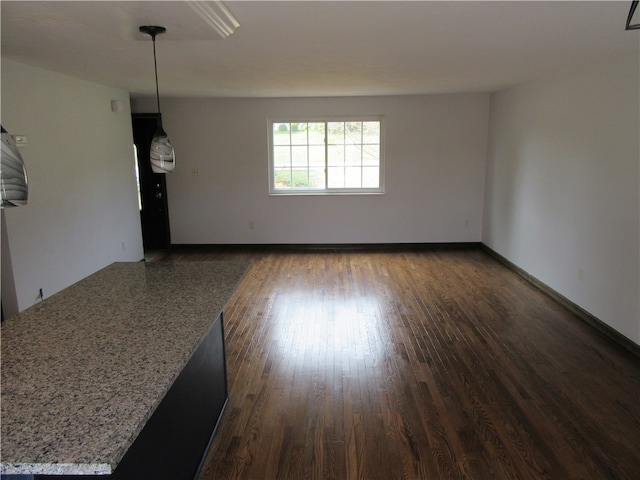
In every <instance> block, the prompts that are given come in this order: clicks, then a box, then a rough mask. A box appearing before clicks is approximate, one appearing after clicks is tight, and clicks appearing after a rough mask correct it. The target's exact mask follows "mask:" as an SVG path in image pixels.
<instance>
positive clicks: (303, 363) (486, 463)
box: [155, 249, 640, 480]
mask: <svg viewBox="0 0 640 480" xmlns="http://www.w3.org/2000/svg"><path fill="white" fill-rule="evenodd" d="M234 258H238V259H250V260H252V261H253V266H252V268H251V270H250V271H249V273H248V274H247V276H246V277H245V278H244V280H243V282H242V283H241V285H240V287H239V289H238V290H237V292H236V294H235V295H234V296H233V298H232V299H231V300H230V302H229V304H228V306H227V308H226V310H225V327H226V340H227V344H226V347H227V362H228V376H229V387H230V398H229V403H228V406H227V410H226V413H225V415H224V417H223V420H222V422H221V424H220V426H219V429H218V432H217V434H216V437H215V439H214V441H213V444H212V447H211V450H210V452H209V455H208V457H207V460H206V462H205V465H204V467H203V470H202V473H201V476H200V479H201V480H214V479H216V480H217V479H263V478H265V479H356V478H357V479H384V480H388V479H401V478H402V479H414V478H415V479H421V478H422V479H441V478H443V479H444V478H454V479H458V478H466V479H473V480H476V479H477V480H483V479H489V478H499V479H502V478H522V479H539V478H549V479H574V478H584V479H609V478H611V479H637V478H640V477H639V475H640V359H639V358H638V357H636V356H634V355H632V354H631V353H629V352H627V351H625V350H623V349H621V348H619V347H618V346H616V345H615V344H613V343H611V341H610V340H608V339H607V338H605V337H604V336H602V335H601V334H599V333H598V332H597V331H596V330H594V329H593V328H592V327H590V326H588V325H586V324H585V323H584V322H582V321H581V320H579V319H578V318H576V317H575V316H574V315H573V314H571V313H570V312H569V311H567V310H566V309H565V308H563V307H562V306H560V305H559V304H557V303H556V302H555V301H553V300H551V299H550V298H549V297H548V296H546V295H545V294H544V293H542V292H541V291H540V290H538V289H536V288H535V287H533V286H532V285H530V284H529V283H528V282H526V281H525V280H523V279H522V278H521V277H519V276H518V275H516V274H514V273H513V272H511V271H509V270H508V269H507V268H506V267H504V266H503V265H502V264H500V263H498V262H497V261H496V260H495V259H493V258H492V257H490V256H489V255H488V254H486V253H485V252H483V251H482V250H480V249H433V250H429V249H415V250H412V249H406V250H402V251H399V250H389V251H384V250H379V251H324V252H322V251H320V252H304V251H295V250H292V251H285V250H242V249H240V250H232V249H230V250H212V251H207V250H206V249H199V250H196V251H186V252H181V251H179V250H177V251H173V252H172V253H170V254H169V255H166V256H162V255H161V256H158V257H156V258H155V259H156V260H158V261H190V260H216V259H224V260H228V259H234Z"/></svg>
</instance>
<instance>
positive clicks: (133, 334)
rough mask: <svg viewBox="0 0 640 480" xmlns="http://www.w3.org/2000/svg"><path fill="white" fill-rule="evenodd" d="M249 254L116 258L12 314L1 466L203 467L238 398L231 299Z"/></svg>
mask: <svg viewBox="0 0 640 480" xmlns="http://www.w3.org/2000/svg"><path fill="white" fill-rule="evenodd" d="M248 266H249V265H248V263H245V262H178V263H168V262H167V263H164V262H157V263H144V262H139V263H114V264H112V265H110V266H108V267H106V268H104V269H102V270H100V271H99V272H96V273H95V274H93V275H91V276H89V277H87V278H85V279H83V280H81V281H80V282H78V283H76V284H74V285H72V286H70V287H68V288H67V289H65V290H63V291H61V292H59V293H57V294H55V295H53V296H52V297H50V298H47V299H46V300H44V301H43V302H40V303H38V304H36V305H35V306H33V307H31V308H29V309H27V310H25V311H24V312H22V313H20V314H18V315H16V316H14V317H12V318H10V319H8V320H6V321H5V322H3V324H2V380H1V381H2V385H1V387H2V390H1V394H2V396H1V422H2V424H1V437H0V438H1V440H0V442H1V457H0V473H2V474H19V475H25V477H24V478H32V477H31V475H36V477H35V478H37V476H38V475H47V476H51V475H53V476H56V475H87V476H94V475H98V476H103V477H102V478H114V479H116V478H117V479H120V478H123V479H124V478H137V479H139V480H143V479H144V478H154V479H155V478H160V477H158V474H161V475H165V476H166V477H165V478H171V479H173V480H177V479H178V478H185V479H190V478H193V477H194V475H197V470H198V469H199V467H200V464H199V462H200V461H201V460H202V458H203V457H204V455H206V451H207V449H208V445H209V441H210V439H211V436H212V435H213V432H214V431H215V427H216V425H217V422H218V420H219V418H220V415H221V414H222V410H223V409H224V405H225V403H226V399H227V390H226V366H225V357H224V330H223V317H222V311H223V309H224V307H225V305H226V303H227V301H228V300H229V298H230V297H231V295H232V294H233V292H234V290H235V289H236V287H237V285H238V283H239V282H240V280H241V279H242V277H243V276H244V274H245V272H246V271H247V269H248ZM218 410H219V411H218ZM203 412H204V413H203ZM203 414H204V415H206V416H207V417H209V418H199V416H200V415H203ZM190 425H191V426H193V427H194V428H200V427H198V425H205V426H206V428H205V430H204V431H202V432H200V433H197V432H196V433H192V432H191V431H189V429H190V428H191V427H190ZM185 428H186V429H187V430H186V431H185ZM194 436H199V437H202V438H204V445H201V444H202V438H201V439H200V440H198V446H196V447H193V446H189V445H187V444H185V442H187V441H190V439H191V438H192V437H194ZM205 436H206V438H205ZM158 442H159V443H158ZM194 449H196V450H198V451H197V452H195V457H194V452H193V451H192V450H194ZM180 450H183V451H184V452H182V453H181V452H180ZM200 450H202V451H200ZM174 453H175V454H177V455H178V457H181V458H179V459H178V460H177V462H178V463H176V461H174V460H173V459H172V458H168V457H170V456H172V455H173V454H174ZM185 455H186V457H193V458H190V459H186V460H185V458H182V457H185ZM194 458H195V461H196V465H195V467H194V466H193V465H189V466H188V467H187V468H186V470H187V471H185V472H184V473H180V474H176V473H175V471H174V472H172V473H171V469H172V468H183V466H181V464H180V462H183V463H184V462H185V461H187V462H188V463H190V464H191V463H193V459H194ZM145 462H146V463H145ZM165 464H166V465H165ZM154 468H155V469H157V471H153V469H154ZM158 472H160V473H158ZM162 472H165V473H162ZM104 476H106V477H104ZM51 478H55V477H51ZM74 478H81V477H74Z"/></svg>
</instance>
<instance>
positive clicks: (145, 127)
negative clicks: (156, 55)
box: [131, 113, 171, 250]
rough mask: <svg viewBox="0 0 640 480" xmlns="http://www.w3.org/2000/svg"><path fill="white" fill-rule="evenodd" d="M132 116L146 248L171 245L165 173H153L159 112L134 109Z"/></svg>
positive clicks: (141, 218) (151, 248)
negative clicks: (152, 152)
mask: <svg viewBox="0 0 640 480" xmlns="http://www.w3.org/2000/svg"><path fill="white" fill-rule="evenodd" d="M131 117H132V123H133V143H135V145H136V151H137V157H138V177H139V181H140V201H141V203H142V210H141V211H140V222H141V224H142V244H143V246H144V249H145V250H154V249H160V248H168V247H169V246H170V245H171V236H170V231H169V208H168V206H167V185H166V183H165V174H162V173H153V172H152V171H151V163H150V161H149V151H150V147H151V139H152V138H153V134H154V133H155V132H156V128H157V127H158V114H157V113H134V114H132V115H131Z"/></svg>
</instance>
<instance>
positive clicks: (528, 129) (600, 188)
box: [483, 55, 640, 344]
mask: <svg viewBox="0 0 640 480" xmlns="http://www.w3.org/2000/svg"><path fill="white" fill-rule="evenodd" d="M638 63H639V62H638V56H637V55H636V57H635V58H630V59H625V60H624V61H612V62H611V64H610V65H599V66H598V67H597V68H595V67H594V68H593V70H590V71H585V72H575V73H573V74H565V75H564V76H559V77H557V78H554V79H548V80H545V81H538V82H534V83H530V84H526V85H522V86H518V87H515V88H512V89H510V90H507V91H504V92H500V93H498V94H495V95H493V96H492V97H491V116H490V135H489V150H488V165H487V182H486V197H485V217H484V229H483V242H484V243H485V244H486V245H488V246H489V247H491V248H492V249H493V250H495V251H496V252H498V253H499V254H501V255H503V256H504V257H506V258H507V259H508V260H510V261H511V262H513V263H515V264H516V265H518V266H519V267H521V268H523V269H524V270H525V271H527V272H528V273H530V274H531V275H533V276H534V277H536V278H537V279H539V280H541V281H542V282H543V283H545V284H547V285H549V286H550V287H551V288H553V289H554V290H556V291H557V292H559V293H560V294H562V295H564V296H565V297H567V298H568V299H569V300H571V301H572V302H574V303H575V304H577V305H579V306H580V307H582V308H583V309H584V310H586V311H588V312H589V313H591V314H592V315H594V316H595V317H597V318H599V319H600V320H602V321H603V322H605V323H606V324H608V325H610V326H611V327H613V328H614V329H616V330H617V331H619V332H620V333H622V334H623V335H625V336H626V337H628V338H629V339H631V340H632V341H634V342H635V343H639V344H640V304H639V298H640V280H639V276H640V261H639V255H640V243H639V231H640V225H639V218H640V208H639V205H640V198H639V195H640V194H639V192H640V181H639V163H640V149H639V143H638V142H639V135H640V107H639V105H640V96H639V89H640V78H639V64H638Z"/></svg>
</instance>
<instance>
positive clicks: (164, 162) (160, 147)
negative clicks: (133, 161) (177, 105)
mask: <svg viewBox="0 0 640 480" xmlns="http://www.w3.org/2000/svg"><path fill="white" fill-rule="evenodd" d="M140 31H141V32H142V33H146V34H147V35H151V39H152V40H153V66H154V68H155V72H156V101H157V102H158V129H157V130H156V133H155V134H154V135H153V139H152V140H151V151H150V152H149V156H150V158H151V170H152V171H153V173H171V172H173V170H174V169H175V168H176V155H175V152H174V150H173V146H172V145H171V142H170V141H169V136H168V135H167V133H166V132H165V131H164V129H163V128H162V113H160V93H159V90H158V63H157V61H156V35H159V34H161V33H165V32H166V31H167V29H166V28H164V27H158V26H155V25H144V26H142V27H140Z"/></svg>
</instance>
